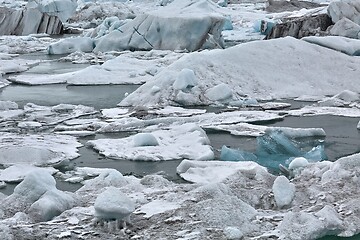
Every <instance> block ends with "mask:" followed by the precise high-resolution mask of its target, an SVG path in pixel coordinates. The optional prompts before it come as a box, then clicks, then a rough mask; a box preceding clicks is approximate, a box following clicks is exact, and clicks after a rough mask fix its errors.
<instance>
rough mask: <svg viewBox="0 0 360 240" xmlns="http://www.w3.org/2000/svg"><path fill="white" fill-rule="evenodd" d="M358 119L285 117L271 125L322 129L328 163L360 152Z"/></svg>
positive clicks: (323, 116)
mask: <svg viewBox="0 0 360 240" xmlns="http://www.w3.org/2000/svg"><path fill="white" fill-rule="evenodd" d="M358 122H359V119H358V118H349V117H341V116H330V115H322V116H307V117H286V118H284V120H283V121H278V122H276V123H273V124H271V126H277V127H295V128H323V129H324V131H325V133H326V138H325V152H326V155H327V156H328V158H329V161H335V160H337V159H338V158H340V157H343V156H347V155H350V154H354V153H358V152H360V145H359V142H360V131H358V130H357V128H356V126H357V124H358Z"/></svg>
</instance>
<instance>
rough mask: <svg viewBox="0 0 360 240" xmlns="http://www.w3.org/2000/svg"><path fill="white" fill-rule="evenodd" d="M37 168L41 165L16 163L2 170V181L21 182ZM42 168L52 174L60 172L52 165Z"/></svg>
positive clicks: (0, 177)
mask: <svg viewBox="0 0 360 240" xmlns="http://www.w3.org/2000/svg"><path fill="white" fill-rule="evenodd" d="M37 169H39V167H35V166H33V165H27V164H15V165H13V166H10V167H8V168H6V169H4V170H0V181H4V182H10V183H14V182H21V181H22V180H23V179H24V178H25V177H26V176H27V175H28V174H29V173H31V172H32V171H34V170H37ZM41 169H44V170H46V171H48V172H49V173H50V174H51V175H53V174H55V173H56V172H58V170H56V169H55V168H52V167H47V168H41Z"/></svg>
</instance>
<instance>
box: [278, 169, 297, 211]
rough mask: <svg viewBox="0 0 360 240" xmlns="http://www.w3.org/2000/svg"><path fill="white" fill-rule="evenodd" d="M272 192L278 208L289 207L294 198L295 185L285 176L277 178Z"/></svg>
mask: <svg viewBox="0 0 360 240" xmlns="http://www.w3.org/2000/svg"><path fill="white" fill-rule="evenodd" d="M272 191H273V193H274V198H275V202H276V205H277V206H278V208H283V207H286V206H289V205H290V204H291V202H292V200H293V199H294V197H295V185H294V184H293V183H290V181H289V179H287V178H286V177H285V176H278V177H277V178H276V179H275V181H274V184H273V187H272Z"/></svg>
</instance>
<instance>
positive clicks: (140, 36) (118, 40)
mask: <svg viewBox="0 0 360 240" xmlns="http://www.w3.org/2000/svg"><path fill="white" fill-rule="evenodd" d="M217 8H218V6H217V5H216V4H215V3H213V2H212V1H210V0H201V1H194V0H186V1H183V0H175V1H173V2H172V3H170V4H169V5H167V6H166V7H164V8H162V9H159V10H156V11H152V12H148V13H146V14H142V15H139V16H137V17H136V18H135V19H134V20H132V21H128V22H126V23H124V24H122V23H121V22H116V24H118V26H119V27H118V28H116V27H113V29H114V30H113V31H110V33H109V34H106V35H105V36H103V37H101V38H99V39H98V40H97V42H96V47H95V49H94V51H95V52H97V51H100V52H105V51H121V50H151V49H168V50H180V49H181V50H184V49H186V50H189V51H196V50H198V49H202V48H219V47H220V48H222V47H223V40H222V37H221V31H222V28H223V25H224V23H225V17H223V16H222V15H221V14H220V13H218V12H217ZM114 24H115V23H114Z"/></svg>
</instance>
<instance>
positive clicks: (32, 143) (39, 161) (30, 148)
mask: <svg viewBox="0 0 360 240" xmlns="http://www.w3.org/2000/svg"><path fill="white" fill-rule="evenodd" d="M81 146H82V145H81V144H80V143H79V142H78V141H77V140H76V138H75V137H71V136H65V135H55V134H42V135H20V134H13V133H0V149H1V151H0V164H3V165H5V166H11V165H14V164H30V165H35V166H55V165H58V164H62V163H64V162H65V163H66V161H68V160H71V159H74V158H76V157H78V156H79V154H78V149H77V148H79V147H81Z"/></svg>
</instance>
